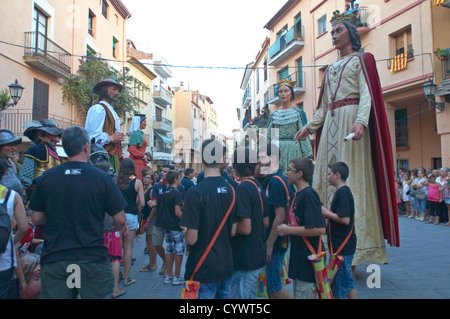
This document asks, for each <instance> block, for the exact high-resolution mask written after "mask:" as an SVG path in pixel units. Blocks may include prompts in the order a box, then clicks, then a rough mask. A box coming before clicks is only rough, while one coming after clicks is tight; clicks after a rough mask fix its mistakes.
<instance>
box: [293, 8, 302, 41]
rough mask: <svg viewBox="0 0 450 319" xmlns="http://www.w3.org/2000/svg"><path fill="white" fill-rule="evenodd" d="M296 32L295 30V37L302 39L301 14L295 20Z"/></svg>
mask: <svg viewBox="0 0 450 319" xmlns="http://www.w3.org/2000/svg"><path fill="white" fill-rule="evenodd" d="M294 28H295V29H294V30H295V35H296V36H297V38H302V36H303V35H302V15H301V13H299V14H298V16H297V17H296V18H295V22H294Z"/></svg>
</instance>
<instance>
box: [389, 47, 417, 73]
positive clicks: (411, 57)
mask: <svg viewBox="0 0 450 319" xmlns="http://www.w3.org/2000/svg"><path fill="white" fill-rule="evenodd" d="M403 52H404V49H400V50H397V52H396V55H399V54H402V53H403ZM413 60H414V49H409V50H408V57H407V59H406V62H410V61H413ZM386 64H387V68H388V69H389V70H390V69H391V66H392V59H389V60H387V61H386ZM405 68H406V67H405Z"/></svg>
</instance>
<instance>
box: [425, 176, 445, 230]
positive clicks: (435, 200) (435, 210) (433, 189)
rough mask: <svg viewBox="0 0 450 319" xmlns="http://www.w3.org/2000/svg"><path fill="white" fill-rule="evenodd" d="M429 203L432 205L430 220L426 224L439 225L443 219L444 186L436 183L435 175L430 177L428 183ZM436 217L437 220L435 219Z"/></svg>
mask: <svg viewBox="0 0 450 319" xmlns="http://www.w3.org/2000/svg"><path fill="white" fill-rule="evenodd" d="M427 196H428V202H429V205H430V219H429V220H428V221H427V222H426V224H431V223H433V222H434V224H435V225H439V222H440V219H441V203H442V201H443V194H442V186H441V184H439V183H438V182H436V177H435V176H434V175H431V176H430V180H429V182H428V195H427ZM434 217H436V220H435V219H434Z"/></svg>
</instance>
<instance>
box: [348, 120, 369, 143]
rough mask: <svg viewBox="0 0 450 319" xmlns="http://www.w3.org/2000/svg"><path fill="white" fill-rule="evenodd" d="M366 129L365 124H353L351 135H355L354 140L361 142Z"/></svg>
mask: <svg viewBox="0 0 450 319" xmlns="http://www.w3.org/2000/svg"><path fill="white" fill-rule="evenodd" d="M365 129H366V127H365V126H364V125H363V124H361V123H359V122H355V124H353V126H352V129H351V130H350V133H355V136H354V137H353V140H354V141H359V140H360V139H362V138H363V137H364V131H365Z"/></svg>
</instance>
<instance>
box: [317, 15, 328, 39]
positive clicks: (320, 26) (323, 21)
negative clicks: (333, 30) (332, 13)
mask: <svg viewBox="0 0 450 319" xmlns="http://www.w3.org/2000/svg"><path fill="white" fill-rule="evenodd" d="M317 30H318V31H319V35H321V34H323V33H325V32H327V15H326V14H325V15H324V16H322V17H321V18H319V20H317Z"/></svg>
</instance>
